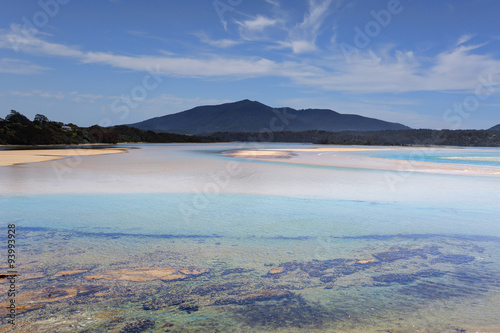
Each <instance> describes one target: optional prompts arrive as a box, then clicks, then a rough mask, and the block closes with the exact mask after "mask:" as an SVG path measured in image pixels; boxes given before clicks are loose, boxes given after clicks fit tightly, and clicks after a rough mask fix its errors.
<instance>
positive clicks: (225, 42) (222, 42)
mask: <svg viewBox="0 0 500 333" xmlns="http://www.w3.org/2000/svg"><path fill="white" fill-rule="evenodd" d="M194 35H195V36H196V37H198V38H199V39H200V41H201V42H202V43H205V44H208V45H212V46H215V47H219V48H228V47H231V46H235V45H238V44H241V43H242V42H241V41H237V40H232V39H218V40H214V39H211V38H210V37H208V35H207V34H206V33H205V32H204V31H200V32H197V33H194Z"/></svg>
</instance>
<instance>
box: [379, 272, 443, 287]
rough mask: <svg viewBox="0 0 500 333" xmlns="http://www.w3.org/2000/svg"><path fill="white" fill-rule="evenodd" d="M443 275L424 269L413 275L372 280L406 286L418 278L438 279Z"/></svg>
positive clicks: (384, 276)
mask: <svg viewBox="0 0 500 333" xmlns="http://www.w3.org/2000/svg"><path fill="white" fill-rule="evenodd" d="M444 274H445V273H443V272H441V271H438V270H436V269H426V270H423V271H420V272H416V273H413V274H383V275H379V276H373V277H372V279H373V280H374V281H376V282H383V283H400V284H408V283H411V282H413V281H415V280H417V279H419V278H424V277H425V278H429V277H440V276H443V275H444Z"/></svg>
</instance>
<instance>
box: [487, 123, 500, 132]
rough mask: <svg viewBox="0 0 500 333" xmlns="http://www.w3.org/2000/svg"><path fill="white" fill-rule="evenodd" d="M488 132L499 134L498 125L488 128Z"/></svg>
mask: <svg viewBox="0 0 500 333" xmlns="http://www.w3.org/2000/svg"><path fill="white" fill-rule="evenodd" d="M488 131H498V132H500V124H498V125H496V126H493V127H492V128H490V129H489V130H488Z"/></svg>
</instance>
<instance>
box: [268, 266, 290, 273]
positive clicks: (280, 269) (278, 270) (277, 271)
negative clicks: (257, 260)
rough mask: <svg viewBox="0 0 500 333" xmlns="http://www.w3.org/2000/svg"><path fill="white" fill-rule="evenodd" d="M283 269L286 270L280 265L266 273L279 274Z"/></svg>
mask: <svg viewBox="0 0 500 333" xmlns="http://www.w3.org/2000/svg"><path fill="white" fill-rule="evenodd" d="M284 271H286V268H285V267H281V266H280V267H275V268H273V269H271V270H270V271H269V272H267V274H280V273H283V272H284Z"/></svg>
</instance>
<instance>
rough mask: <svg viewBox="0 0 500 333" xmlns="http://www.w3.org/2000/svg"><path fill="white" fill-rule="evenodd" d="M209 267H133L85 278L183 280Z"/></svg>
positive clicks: (204, 272)
mask: <svg viewBox="0 0 500 333" xmlns="http://www.w3.org/2000/svg"><path fill="white" fill-rule="evenodd" d="M209 271H210V270H209V269H205V268H202V269H182V268H177V267H163V268H149V267H141V268H133V269H119V270H115V271H106V272H104V273H101V274H95V275H87V276H85V279H87V280H95V279H105V280H118V281H135V282H139V281H152V280H158V279H159V280H162V281H175V280H184V279H187V278H189V277H194V276H199V275H202V274H206V273H208V272H209Z"/></svg>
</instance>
